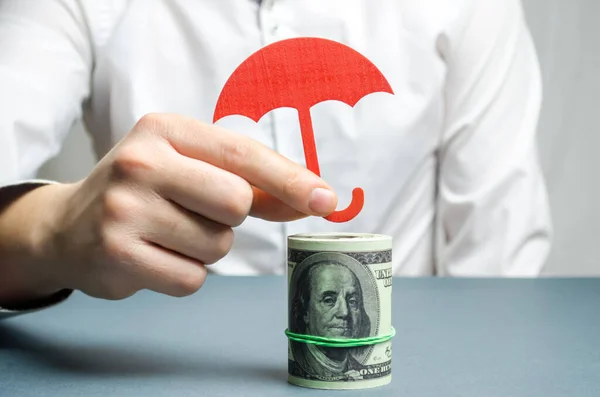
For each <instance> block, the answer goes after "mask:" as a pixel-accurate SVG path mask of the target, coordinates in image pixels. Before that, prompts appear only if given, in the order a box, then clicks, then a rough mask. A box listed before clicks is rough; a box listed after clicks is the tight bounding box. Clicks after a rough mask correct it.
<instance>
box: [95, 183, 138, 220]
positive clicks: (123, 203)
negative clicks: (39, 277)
mask: <svg viewBox="0 0 600 397" xmlns="http://www.w3.org/2000/svg"><path fill="white" fill-rule="evenodd" d="M138 208H139V203H138V200H137V199H136V198H135V196H134V195H133V193H131V192H129V191H128V190H126V189H125V188H121V187H112V188H109V189H107V190H106V191H105V192H104V194H103V195H102V209H103V213H104V216H105V217H106V219H108V220H111V221H114V220H116V221H124V220H126V219H130V218H131V217H132V216H133V214H135V213H136V212H137V211H138Z"/></svg>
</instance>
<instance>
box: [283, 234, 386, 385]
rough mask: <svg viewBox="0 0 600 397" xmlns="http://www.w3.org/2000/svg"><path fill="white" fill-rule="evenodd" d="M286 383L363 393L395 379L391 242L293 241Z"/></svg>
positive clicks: (351, 237)
mask: <svg viewBox="0 0 600 397" xmlns="http://www.w3.org/2000/svg"><path fill="white" fill-rule="evenodd" d="M287 242H288V267H287V270H288V271H287V275H288V310H289V312H288V314H289V315H288V329H287V330H286V334H287V335H288V339H289V341H288V382H289V383H292V384H294V385H298V386H304V387H310V388H318V389H362V388H369V387H377V386H382V385H385V384H388V383H389V382H390V381H391V379H392V360H391V358H392V340H391V336H393V328H392V238H391V237H390V236H385V235H375V234H360V233H315V234H296V235H293V236H289V237H288V241H287Z"/></svg>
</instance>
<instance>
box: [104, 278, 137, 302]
mask: <svg viewBox="0 0 600 397" xmlns="http://www.w3.org/2000/svg"><path fill="white" fill-rule="evenodd" d="M136 292H137V291H136V290H135V289H134V288H131V287H129V286H126V285H125V284H120V283H116V282H113V283H110V284H108V285H106V286H105V288H104V298H106V299H108V300H122V299H126V298H129V297H130V296H132V295H133V294H135V293H136Z"/></svg>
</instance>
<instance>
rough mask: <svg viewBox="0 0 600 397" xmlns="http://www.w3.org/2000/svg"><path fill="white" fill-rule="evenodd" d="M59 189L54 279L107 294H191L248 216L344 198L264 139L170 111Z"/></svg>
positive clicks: (322, 212) (49, 248)
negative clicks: (82, 176)
mask: <svg viewBox="0 0 600 397" xmlns="http://www.w3.org/2000/svg"><path fill="white" fill-rule="evenodd" d="M54 189H58V188H54ZM60 189H61V192H60V194H61V195H62V199H61V200H54V202H55V203H56V204H55V205H56V206H57V207H58V208H56V211H55V213H56V214H55V216H53V217H52V222H50V225H51V227H50V228H49V229H48V233H47V238H45V239H44V246H45V249H44V252H46V253H48V254H47V255H46V257H47V258H50V259H51V262H52V266H50V267H48V268H49V269H50V270H51V271H53V272H54V273H55V276H53V277H52V278H51V279H53V280H54V281H55V283H56V285H57V286H58V285H60V286H61V287H66V288H73V289H78V290H81V291H83V292H85V293H86V294H88V295H91V296H95V297H100V298H106V299H123V298H126V297H128V296H131V295H132V294H134V293H135V292H137V291H139V290H141V289H149V290H153V291H156V292H160V293H164V294H168V295H172V296H185V295H189V294H191V293H193V292H195V291H197V290H198V289H199V288H200V287H201V286H202V284H203V282H204V279H205V276H206V268H205V265H208V264H212V263H215V262H216V261H218V260H219V259H221V258H222V257H224V256H225V255H226V254H227V253H228V252H229V250H230V248H231V246H232V242H233V231H232V228H233V227H235V226H238V225H240V224H241V223H242V222H243V221H244V219H246V217H247V216H254V217H259V218H263V219H265V220H269V221H288V220H293V219H298V218H301V217H304V216H307V215H315V216H326V215H328V214H330V213H331V212H333V211H334V210H335V208H336V205H337V198H336V196H335V194H334V193H333V191H332V189H331V187H330V186H328V185H327V184H326V183H325V182H324V181H323V180H322V179H321V178H319V177H318V176H317V175H315V174H314V173H312V172H311V171H309V170H307V169H306V168H304V167H302V166H301V165H299V164H296V163H294V162H292V161H290V160H288V159H286V158H285V157H283V156H281V155H280V154H278V153H276V152H274V151H272V150H270V149H269V148H267V147H266V146H263V145H262V144H260V143H258V142H257V141H254V140H252V139H250V138H248V137H245V136H242V135H238V134H235V133H233V132H230V131H227V130H225V129H223V128H220V127H217V126H214V125H208V124H203V123H201V122H198V121H196V120H192V119H188V118H184V117H181V116H177V115H162V114H157V115H147V116H145V117H143V118H142V119H141V120H140V121H139V122H138V123H137V124H136V125H135V127H134V128H133V129H132V131H130V132H129V133H128V135H127V136H126V137H125V138H124V139H123V140H122V141H121V142H119V144H118V145H116V146H115V147H114V148H113V150H112V151H110V152H109V153H108V154H107V155H106V156H105V157H104V158H103V159H102V160H101V161H100V162H99V163H98V164H97V166H96V167H95V168H94V170H93V171H92V173H91V174H90V175H89V176H88V177H87V178H85V179H84V180H82V181H80V182H78V183H75V184H71V185H62V186H61V187H60ZM315 189H316V190H315ZM48 191H49V190H48Z"/></svg>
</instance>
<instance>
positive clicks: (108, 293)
mask: <svg viewBox="0 0 600 397" xmlns="http://www.w3.org/2000/svg"><path fill="white" fill-rule="evenodd" d="M97 288H99V292H98V293H96V294H94V296H98V297H102V298H104V299H108V300H121V299H125V298H128V297H130V296H132V295H133V294H135V293H136V292H137V289H135V288H133V286H132V285H131V284H130V283H128V281H127V278H126V277H125V276H124V275H119V276H115V274H114V272H110V271H109V270H108V269H105V270H104V272H103V274H101V275H100V277H99V278H98V280H97Z"/></svg>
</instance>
